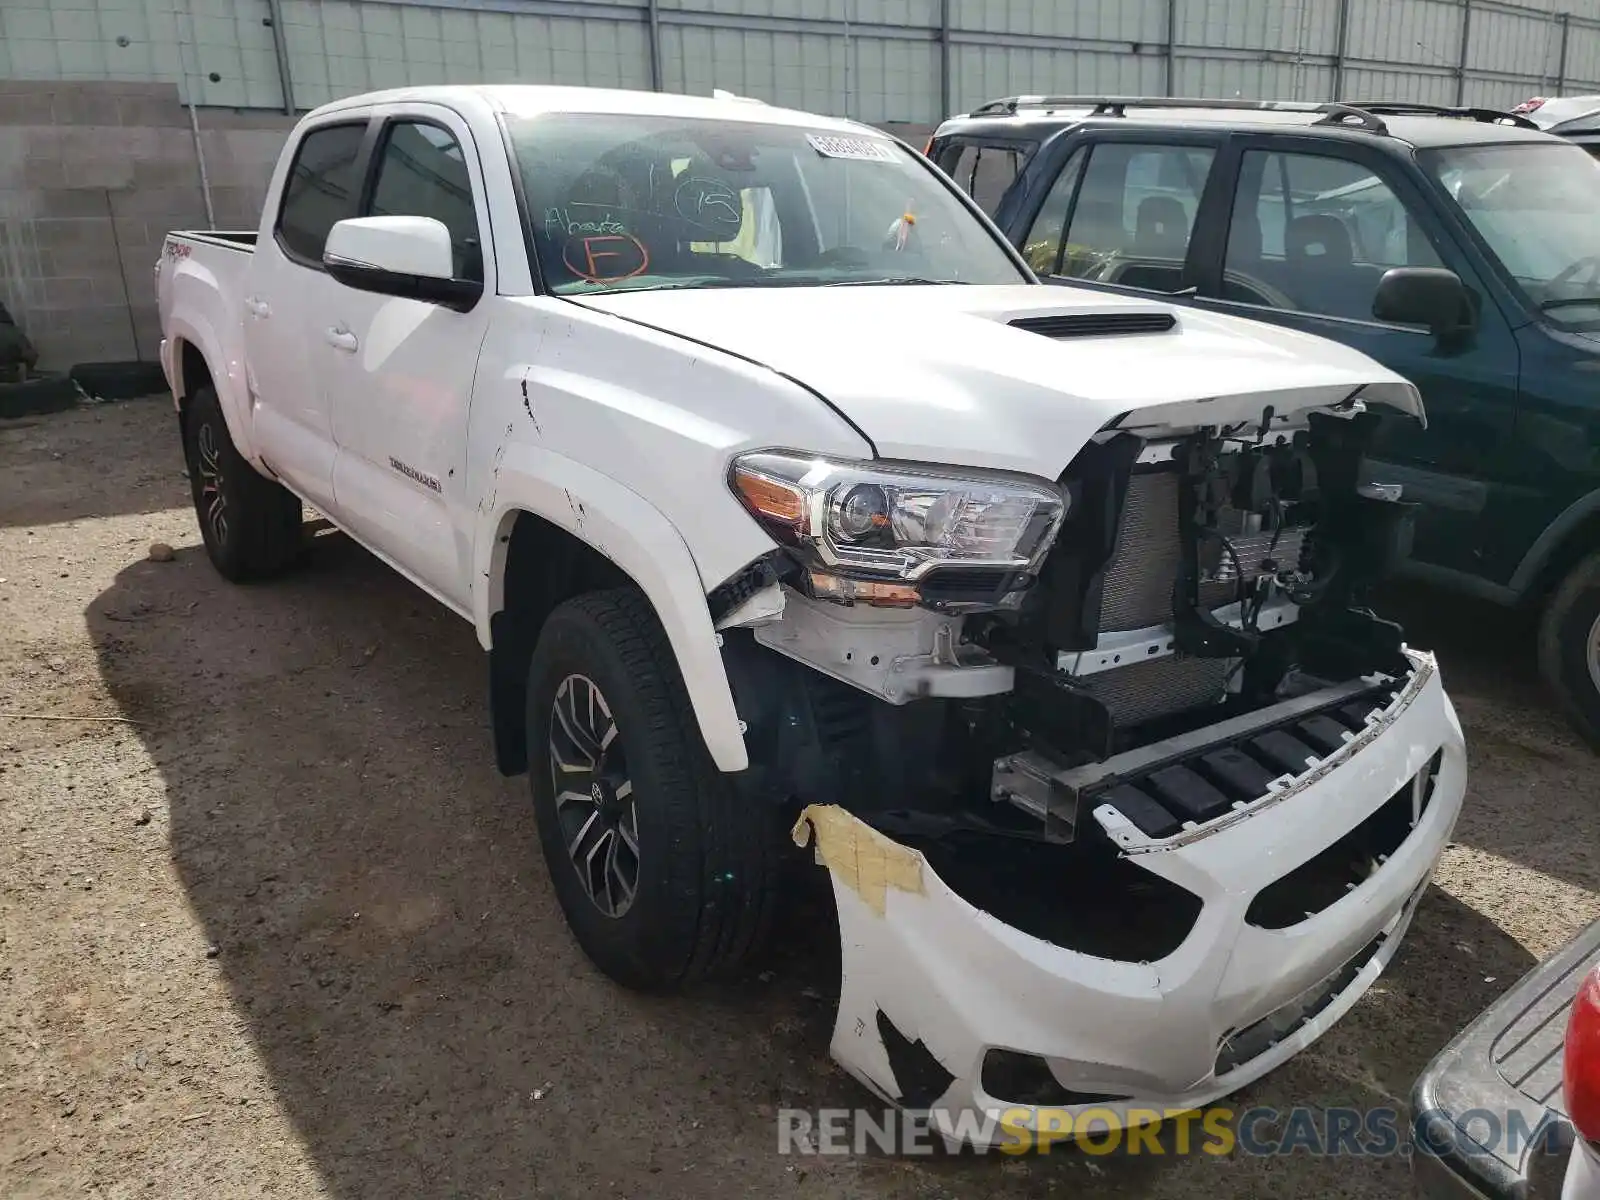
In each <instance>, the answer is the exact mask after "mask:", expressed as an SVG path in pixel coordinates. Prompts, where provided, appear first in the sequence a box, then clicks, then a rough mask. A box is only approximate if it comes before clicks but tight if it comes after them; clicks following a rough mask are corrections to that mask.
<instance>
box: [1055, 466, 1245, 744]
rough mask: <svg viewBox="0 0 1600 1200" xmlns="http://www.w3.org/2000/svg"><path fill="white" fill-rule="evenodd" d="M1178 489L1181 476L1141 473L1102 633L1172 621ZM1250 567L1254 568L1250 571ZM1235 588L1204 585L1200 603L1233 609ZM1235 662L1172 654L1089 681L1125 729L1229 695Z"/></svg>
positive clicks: (1106, 591)
mask: <svg viewBox="0 0 1600 1200" xmlns="http://www.w3.org/2000/svg"><path fill="white" fill-rule="evenodd" d="M1178 485H1179V477H1178V474H1177V473H1176V472H1174V471H1164V472H1160V473H1150V474H1142V475H1134V476H1133V477H1132V478H1131V479H1130V480H1129V481H1128V494H1127V499H1126V501H1125V502H1124V505H1123V510H1122V527H1121V530H1120V533H1119V535H1118V537H1117V548H1116V551H1115V553H1114V554H1113V555H1112V557H1111V563H1110V565H1109V566H1108V567H1107V568H1106V576H1105V583H1104V586H1103V589H1102V592H1101V598H1100V632H1101V633H1115V632H1120V631H1122V630H1127V629H1147V628H1149V627H1150V626H1152V625H1164V624H1167V623H1169V622H1170V621H1171V620H1172V590H1173V585H1174V584H1175V583H1176V582H1177V578H1178V568H1179V565H1180V557H1179V556H1180V553H1181V550H1180V546H1181V541H1180V538H1179V536H1178ZM1247 569H1248V568H1247ZM1235 596H1236V589H1235V585H1233V584H1228V583H1211V584H1205V585H1202V587H1201V589H1200V603H1201V604H1202V605H1204V606H1206V607H1209V608H1215V607H1217V606H1218V605H1222V604H1227V603H1228V602H1229V601H1231V600H1233V599H1234V598H1235ZM1232 665H1233V664H1232V663H1231V661H1229V660H1227V659H1220V658H1188V657H1185V656H1183V655H1171V656H1168V657H1165V658H1159V659H1154V660H1152V661H1150V662H1143V663H1135V664H1133V665H1131V666H1127V667H1121V668H1118V669H1116V670H1112V671H1106V672H1104V673H1103V674H1100V675H1096V676H1093V677H1092V678H1091V679H1090V680H1086V681H1085V682H1086V683H1087V684H1088V688H1089V691H1090V692H1092V693H1093V694H1094V695H1095V696H1097V697H1098V698H1099V699H1100V700H1102V701H1103V702H1104V703H1105V705H1106V707H1107V708H1108V709H1109V710H1110V711H1111V715H1112V717H1113V718H1114V719H1115V720H1116V721H1117V723H1118V724H1120V725H1135V724H1138V723H1139V722H1141V721H1148V720H1151V719H1153V718H1155V717H1163V716H1167V715H1168V714H1170V713H1176V712H1183V711H1184V710H1186V709H1193V708H1199V707H1201V706H1203V705H1206V704H1210V703H1214V702H1216V701H1218V700H1220V699H1221V698H1222V694H1223V688H1224V687H1225V686H1226V683H1227V677H1228V671H1229V670H1230V669H1231V667H1232Z"/></svg>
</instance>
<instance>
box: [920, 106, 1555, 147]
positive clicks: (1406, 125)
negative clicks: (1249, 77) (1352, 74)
mask: <svg viewBox="0 0 1600 1200" xmlns="http://www.w3.org/2000/svg"><path fill="white" fill-rule="evenodd" d="M1088 121H1095V122H1104V123H1108V124H1112V123H1114V124H1116V125H1118V126H1128V125H1147V126H1159V127H1160V128H1163V129H1172V128H1183V127H1188V128H1195V129H1217V128H1223V129H1228V130H1239V131H1243V132H1273V133H1283V132H1286V131H1288V130H1292V131H1293V132H1295V133H1297V134H1309V135H1313V136H1322V137H1330V138H1341V139H1361V138H1366V139H1375V138H1376V139H1380V140H1387V141H1391V142H1394V143H1399V144H1402V145H1407V146H1412V147H1429V146H1463V145H1481V144H1483V143H1487V142H1539V141H1549V140H1552V139H1551V138H1550V135H1548V134H1546V133H1543V132H1541V131H1540V130H1539V129H1538V127H1537V126H1536V125H1535V124H1534V122H1532V121H1530V120H1528V119H1527V118H1526V117H1523V116H1520V115H1515V114H1511V113H1502V112H1497V111H1494V110H1491V109H1478V108H1445V107H1438V106H1429V105H1417V104H1403V103H1387V102H1385V103H1371V104H1300V103H1292V102H1288V103H1286V102H1276V101H1251V100H1209V99H1197V100H1187V99H1175V98H1167V97H1089V96H1058V97H1052V96H1015V97H1009V98H1007V99H1004V100H995V101H991V102H990V103H988V104H985V105H983V106H981V107H980V108H977V109H975V110H974V111H972V112H970V113H963V114H959V115H957V116H953V117H951V118H950V119H949V120H947V121H945V122H944V124H942V125H940V126H939V130H938V134H939V136H941V137H944V136H955V135H959V134H965V133H977V132H982V133H985V134H993V133H996V132H998V131H1000V130H1014V131H1016V133H1017V135H1018V136H1019V137H1024V138H1030V139H1043V138H1045V137H1048V136H1049V135H1050V134H1052V133H1056V132H1058V131H1060V130H1061V129H1064V128H1069V127H1071V126H1075V125H1079V124H1083V123H1085V122H1088Z"/></svg>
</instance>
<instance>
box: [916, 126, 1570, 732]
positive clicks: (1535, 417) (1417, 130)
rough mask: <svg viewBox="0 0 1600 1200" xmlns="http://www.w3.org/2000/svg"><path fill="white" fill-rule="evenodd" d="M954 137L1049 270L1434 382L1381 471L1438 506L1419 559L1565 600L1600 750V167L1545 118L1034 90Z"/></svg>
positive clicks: (1424, 504)
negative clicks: (1277, 332)
mask: <svg viewBox="0 0 1600 1200" xmlns="http://www.w3.org/2000/svg"><path fill="white" fill-rule="evenodd" d="M928 154H929V156H930V157H931V158H932V159H933V160H934V161H935V162H936V163H937V164H938V165H939V166H940V167H941V168H942V169H944V170H945V171H946V172H947V173H948V174H950V175H951V176H952V177H954V178H955V179H956V181H957V182H958V183H959V184H960V185H961V186H962V187H963V188H964V189H965V190H967V191H968V192H969V193H970V194H971V195H972V196H973V198H974V199H975V200H976V201H977V202H978V203H979V205H980V206H982V207H983V208H984V209H985V211H987V212H988V213H989V214H990V215H991V216H992V217H993V218H994V219H995V221H996V223H997V224H998V225H999V226H1000V228H1001V229H1002V230H1003V231H1004V232H1005V233H1006V235H1007V236H1008V237H1009V238H1010V239H1011V240H1012V242H1013V243H1014V244H1015V245H1017V246H1018V247H1019V248H1020V249H1021V250H1022V251H1023V253H1024V255H1025V256H1026V257H1027V259H1028V260H1029V262H1030V263H1031V265H1032V266H1033V268H1034V270H1035V271H1036V272H1037V273H1038V274H1039V276H1040V277H1041V278H1042V279H1045V280H1047V281H1049V282H1058V283H1066V284H1071V285H1075V286H1082V287H1090V288H1100V289H1104V290H1107V291H1116V292H1133V293H1136V294H1141V295H1151V294H1157V295H1161V296H1163V297H1165V298H1167V299H1170V300H1173V301H1175V302H1177V303H1180V304H1190V305H1194V306H1196V307H1200V308H1209V309H1215V310H1218V311H1222V312H1229V313H1234V314H1238V315H1245V316H1252V317H1256V318H1258V319H1260V320H1263V321H1271V322H1275V323H1277V324H1280V325H1288V326H1291V327H1293V328H1295V329H1301V330H1305V331H1307V332H1310V333H1315V334H1320V335H1322V336H1324V337H1328V338H1332V339H1334V340H1335V341H1339V342H1344V343H1345V344H1347V345H1350V346H1354V347H1356V348H1358V349H1360V350H1362V351H1365V352H1366V353H1367V354H1370V355H1371V356H1372V357H1373V358H1375V359H1377V360H1378V361H1379V362H1381V363H1383V364H1384V365H1385V366H1388V367H1390V368H1392V369H1393V370H1396V371H1398V372H1400V373H1401V374H1403V375H1405V376H1407V377H1408V378H1409V379H1411V380H1412V381H1413V382H1415V383H1416V384H1417V385H1418V387H1419V388H1421V390H1422V395H1423V399H1424V401H1425V402H1426V405H1427V412H1428V426H1427V428H1426V429H1425V430H1424V429H1422V428H1420V427H1419V426H1418V425H1417V424H1416V423H1415V422H1411V421H1406V420H1395V421H1394V422H1393V423H1392V424H1391V425H1390V426H1388V427H1387V428H1386V430H1385V431H1384V432H1383V435H1382V437H1381V439H1380V440H1379V442H1378V444H1377V446H1376V449H1375V452H1374V457H1373V459H1372V461H1371V462H1370V463H1369V464H1368V466H1367V471H1368V474H1369V476H1370V481H1371V482H1374V483H1388V484H1399V485H1401V486H1402V488H1403V494H1404V496H1405V497H1406V498H1407V499H1409V500H1413V501H1416V502H1417V503H1418V504H1419V505H1420V506H1421V507H1420V510H1419V512H1418V517H1417V529H1416V540H1415V549H1414V551H1413V556H1412V561H1411V562H1410V563H1409V564H1408V567H1407V571H1408V573H1412V574H1415V575H1418V576H1422V577H1424V578H1426V579H1428V580H1432V581H1435V582H1437V583H1440V584H1444V585H1447V586H1449V587H1453V588H1456V589H1458V590H1461V591H1465V592H1470V593H1472V594H1474V595H1478V596H1484V597H1487V598H1489V599H1491V600H1495V601H1497V602H1500V603H1503V604H1508V605H1511V604H1528V605H1537V606H1539V607H1540V608H1541V612H1542V615H1541V627H1540V637H1539V656H1540V667H1541V670H1542V672H1543V674H1544V676H1545V678H1546V679H1547V681H1548V682H1549V684H1550V686H1551V687H1552V688H1553V689H1554V690H1555V693H1556V695H1557V696H1558V697H1559V698H1560V701H1561V703H1562V705H1563V707H1564V708H1565V709H1566V710H1567V712H1568V713H1569V714H1570V716H1571V718H1572V720H1573V722H1574V724H1575V725H1576V726H1577V728H1578V729H1579V730H1580V731H1581V732H1582V733H1583V734H1584V735H1585V736H1586V737H1587V738H1588V739H1589V740H1590V741H1591V742H1592V743H1594V744H1595V745H1596V746H1597V747H1600V162H1597V161H1596V160H1595V159H1594V158H1591V157H1590V156H1589V155H1588V154H1586V153H1585V152H1584V151H1583V150H1581V149H1579V148H1578V147H1577V146H1575V145H1573V144H1572V143H1571V142H1568V141H1566V140H1564V139H1561V138H1558V137H1552V136H1550V135H1548V134H1545V133H1541V132H1539V131H1538V130H1537V129H1536V128H1535V127H1534V125H1533V123H1532V122H1530V121H1528V120H1527V119H1526V118H1523V117H1520V116H1514V115H1510V114H1506V113H1497V112H1488V111H1484V110H1478V109H1436V108H1428V107H1425V106H1421V105H1401V104H1359V105H1358V104H1327V105H1309V104H1274V103H1270V102H1268V103H1262V102H1248V101H1206V100H1174V99H1167V98H1162V99H1132V98H1085V97H1019V98H1014V99H1009V100H1000V101H996V102H994V103H991V104H986V105H984V106H983V107H982V108H979V109H978V110H977V111H976V112H973V113H972V114H970V115H968V116H961V117H956V118H953V119H951V120H949V121H946V122H945V123H944V124H943V125H941V126H940V127H939V128H938V130H937V131H936V132H935V134H934V136H933V138H932V140H931V141H930V142H929V144H928Z"/></svg>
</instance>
